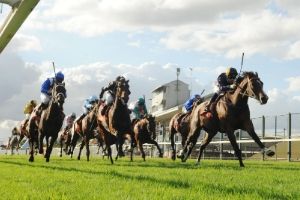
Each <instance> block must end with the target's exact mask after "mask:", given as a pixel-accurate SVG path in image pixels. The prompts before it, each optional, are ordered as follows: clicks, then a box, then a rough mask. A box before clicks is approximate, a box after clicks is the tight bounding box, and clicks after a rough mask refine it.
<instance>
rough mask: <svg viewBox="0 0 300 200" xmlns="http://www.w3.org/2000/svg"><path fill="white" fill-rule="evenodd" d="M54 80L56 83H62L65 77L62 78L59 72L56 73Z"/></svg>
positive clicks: (62, 75)
mask: <svg viewBox="0 0 300 200" xmlns="http://www.w3.org/2000/svg"><path fill="white" fill-rule="evenodd" d="M55 79H56V80H57V81H58V82H63V81H64V79H65V76H64V74H63V73H62V72H61V71H59V72H57V73H56V75H55Z"/></svg>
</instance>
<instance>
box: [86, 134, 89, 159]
mask: <svg viewBox="0 0 300 200" xmlns="http://www.w3.org/2000/svg"><path fill="white" fill-rule="evenodd" d="M89 143H90V137H89V136H88V134H87V135H86V136H85V148H86V159H87V161H90V145H89Z"/></svg>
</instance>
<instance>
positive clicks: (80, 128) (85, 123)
mask: <svg viewBox="0 0 300 200" xmlns="http://www.w3.org/2000/svg"><path fill="white" fill-rule="evenodd" d="M95 107H97V106H95ZM96 113H97V109H96V108H94V109H93V110H91V112H89V113H88V114H87V115H86V116H85V117H84V118H83V119H81V120H77V121H76V120H75V122H74V123H73V126H72V128H71V132H72V134H71V135H72V136H71V137H72V138H71V142H70V147H69V151H68V154H69V155H71V158H72V157H73V152H74V149H75V147H76V143H77V141H78V139H80V138H82V140H81V145H80V149H79V154H78V156H77V159H78V160H80V156H81V151H82V149H83V147H84V145H85V144H86V141H85V140H86V139H88V140H90V139H93V138H96V139H97V141H98V146H99V149H100V148H102V152H103V154H105V151H106V149H105V148H104V147H103V146H104V144H103V143H104V141H103V139H102V137H101V135H100V134H99V128H98V127H97V119H96V118H95V117H97V114H96ZM86 134H88V138H87V137H86V136H85V135H86ZM99 149H98V153H99Z"/></svg>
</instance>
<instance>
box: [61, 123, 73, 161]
mask: <svg viewBox="0 0 300 200" xmlns="http://www.w3.org/2000/svg"><path fill="white" fill-rule="evenodd" d="M58 135H59V136H58V142H59V144H60V154H59V156H60V157H62V152H63V151H64V152H65V153H66V154H68V149H69V146H70V143H71V137H72V133H71V128H68V129H63V130H61V131H59V133H58ZM64 145H65V148H63V146H64Z"/></svg>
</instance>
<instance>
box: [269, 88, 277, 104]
mask: <svg viewBox="0 0 300 200" xmlns="http://www.w3.org/2000/svg"><path fill="white" fill-rule="evenodd" d="M267 94H268V96H269V102H275V101H277V100H278V98H279V97H280V92H279V90H278V89H277V88H273V89H271V90H269V91H268V92H267Z"/></svg>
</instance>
